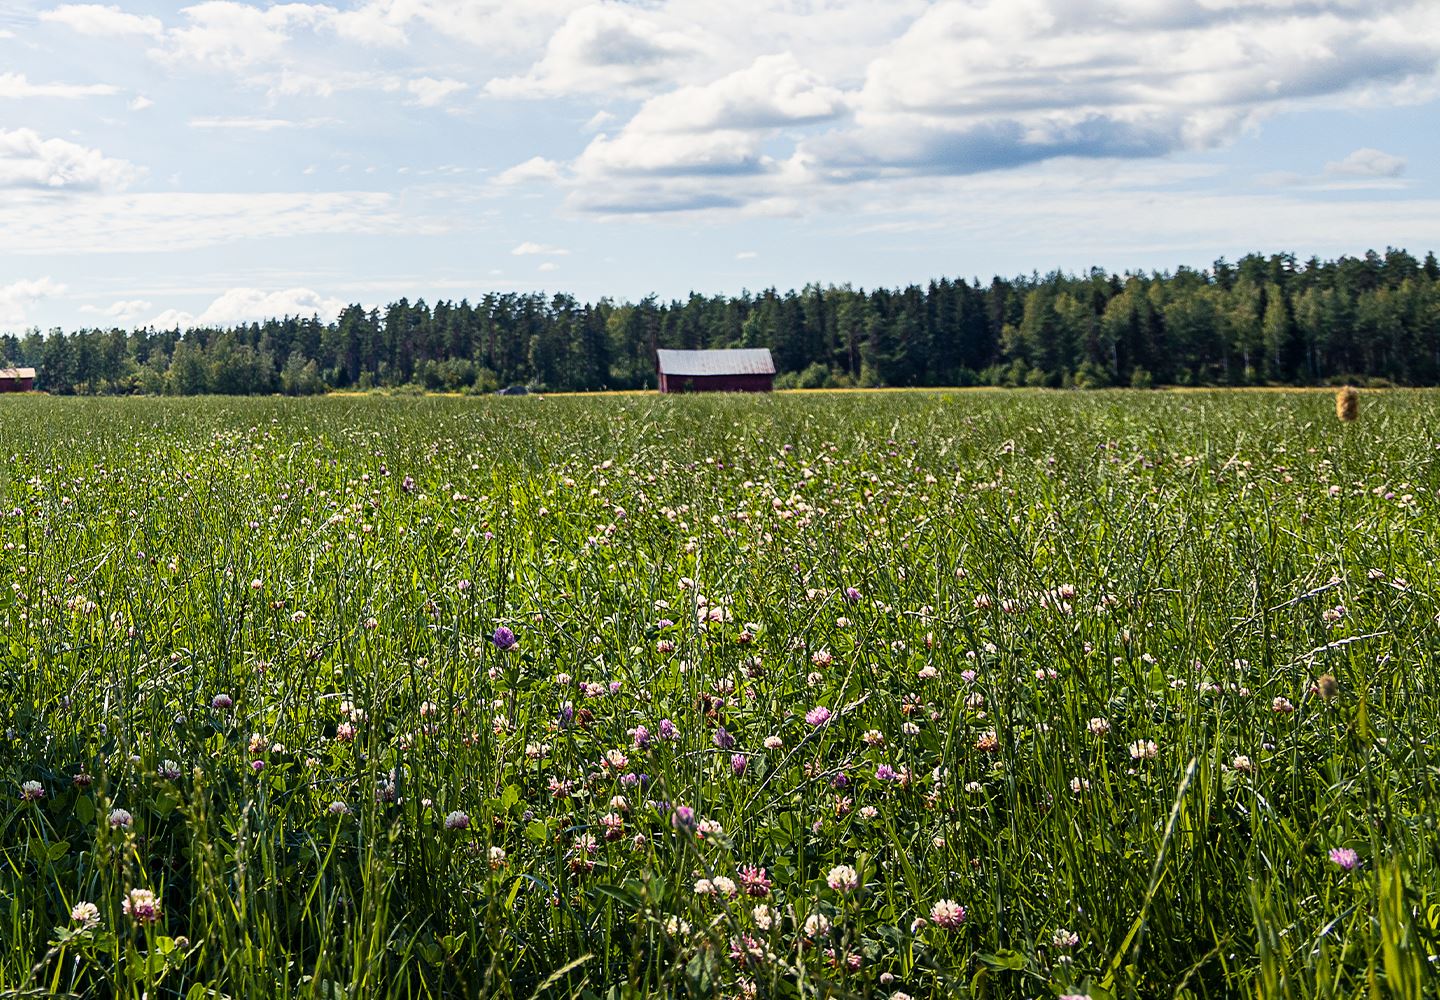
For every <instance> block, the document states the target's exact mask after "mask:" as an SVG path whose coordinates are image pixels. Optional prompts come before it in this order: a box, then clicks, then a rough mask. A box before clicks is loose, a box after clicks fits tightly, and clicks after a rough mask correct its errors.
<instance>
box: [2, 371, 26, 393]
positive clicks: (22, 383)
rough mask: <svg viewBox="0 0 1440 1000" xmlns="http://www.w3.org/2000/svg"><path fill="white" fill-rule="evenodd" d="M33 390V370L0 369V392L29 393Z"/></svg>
mask: <svg viewBox="0 0 1440 1000" xmlns="http://www.w3.org/2000/svg"><path fill="white" fill-rule="evenodd" d="M34 388H35V369H34V368H0V392H29V391H30V390H32V389H34Z"/></svg>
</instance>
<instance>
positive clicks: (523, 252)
mask: <svg viewBox="0 0 1440 1000" xmlns="http://www.w3.org/2000/svg"><path fill="white" fill-rule="evenodd" d="M510 253H511V255H512V256H515V257H528V256H535V255H539V256H544V257H567V256H569V254H570V251H569V250H566V249H565V248H564V247H552V246H548V245H546V244H544V243H531V242H529V241H526V242H525V243H521V244H520V245H519V246H517V247H516V248H515V249H514V250H511V251H510Z"/></svg>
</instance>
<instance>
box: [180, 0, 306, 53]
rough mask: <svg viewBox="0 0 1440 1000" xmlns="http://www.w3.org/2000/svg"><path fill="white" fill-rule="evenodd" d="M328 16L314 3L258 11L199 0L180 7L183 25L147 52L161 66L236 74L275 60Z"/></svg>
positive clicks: (224, 0)
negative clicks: (293, 40)
mask: <svg viewBox="0 0 1440 1000" xmlns="http://www.w3.org/2000/svg"><path fill="white" fill-rule="evenodd" d="M333 12H334V9H333V8H331V7H325V6H321V5H318V4H306V3H281V4H276V5H274V6H272V7H264V8H261V7H253V6H251V5H250V4H247V3H237V2H236V0H202V2H201V3H198V4H194V5H193V6H190V7H184V8H182V9H181V13H182V14H184V15H185V19H186V23H185V26H184V27H181V28H173V29H171V30H170V31H169V32H167V33H166V36H165V39H164V41H163V43H162V44H161V45H160V46H158V47H157V48H155V49H152V50H151V54H152V55H154V56H155V57H157V58H159V59H160V60H162V61H165V62H171V63H186V62H188V63H197V64H200V65H207V66H213V67H215V68H218V69H226V70H240V69H244V68H246V67H249V66H252V65H254V64H256V63H261V62H267V61H270V60H274V59H277V58H279V57H280V56H281V55H282V54H283V53H284V51H285V48H286V45H287V43H288V42H289V41H290V38H291V37H292V35H293V34H294V32H295V31H296V30H297V29H300V28H312V29H313V28H316V27H320V26H323V25H324V24H325V23H326V22H327V21H328V20H329V18H330V16H331V14H333Z"/></svg>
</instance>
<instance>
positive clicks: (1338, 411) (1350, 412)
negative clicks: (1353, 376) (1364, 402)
mask: <svg viewBox="0 0 1440 1000" xmlns="http://www.w3.org/2000/svg"><path fill="white" fill-rule="evenodd" d="M1335 416H1337V417H1339V418H1340V419H1341V420H1342V421H1343V422H1345V423H1347V424H1348V423H1350V422H1351V421H1352V420H1354V419H1355V418H1356V417H1358V416H1360V393H1359V392H1358V391H1357V390H1356V389H1355V387H1354V386H1353V385H1347V386H1344V387H1343V388H1341V389H1340V391H1339V392H1337V393H1335Z"/></svg>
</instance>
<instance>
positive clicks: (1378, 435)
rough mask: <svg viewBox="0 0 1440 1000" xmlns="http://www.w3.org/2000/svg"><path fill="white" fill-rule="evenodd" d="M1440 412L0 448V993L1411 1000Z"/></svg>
mask: <svg viewBox="0 0 1440 1000" xmlns="http://www.w3.org/2000/svg"><path fill="white" fill-rule="evenodd" d="M1437 404H1440V396H1437V395H1435V394H1432V393H1425V392H1395V393H1388V394H1386V395H1384V396H1375V397H1373V398H1370V397H1367V400H1366V407H1365V414H1364V417H1363V419H1361V420H1359V421H1357V422H1355V423H1353V424H1343V425H1342V424H1341V423H1339V422H1337V421H1336V419H1335V416H1334V412H1333V410H1332V404H1331V401H1330V400H1329V399H1328V398H1327V397H1324V396H1318V395H1309V394H1263V395H1250V394H1225V393H1187V394H1183V395H1168V394H1148V393H1114V394H1093V395H1085V396H1070V395H1058V394H1047V393H1036V394H1026V393H967V394H958V395H936V396H931V395H924V394H915V393H904V394H893V395H885V394H876V395H864V396H848V397H847V396H825V395H806V396H804V397H787V396H778V397H766V398H756V397H737V398H664V399H661V398H646V397H625V398H619V397H610V398H602V399H585V398H563V399H560V398H556V399H546V400H540V399H513V400H512V399H506V400H455V399H415V400H408V399H407V400H387V399H374V398H343V399H320V400H313V401H304V402H298V401H286V400H258V401H244V402H239V401H232V400H216V399H207V400H193V401H183V402H181V401H156V400H143V401H141V400H85V401H80V400H51V399H44V398H24V399H0V442H3V448H4V452H5V454H6V457H7V459H8V461H7V462H6V463H5V464H4V466H3V468H0V511H3V513H4V516H3V517H0V583H3V586H0V656H3V658H4V664H5V668H4V670H3V672H0V781H3V783H4V788H5V789H6V790H5V792H4V796H5V797H4V802H3V805H0V996H21V995H30V994H41V993H46V992H53V993H62V994H68V995H74V996H95V997H99V996H123V997H137V998H138V997H141V996H149V997H168V996H174V997H179V996H184V997H192V998H198V997H212V996H228V997H244V998H252V997H253V998H265V997H294V996H303V997H325V998H334V997H341V996H344V997H357V998H359V997H365V998H370V997H395V998H400V997H406V998H410V997H441V996H447V997H448V996H478V995H485V996H502V997H532V996H583V997H597V998H598V997H607V998H608V997H617V998H618V997H639V996H650V995H665V996H697V997H698V996H712V995H717V994H720V995H739V996H801V995H803V996H825V997H858V996H875V995H880V996H890V995H892V994H896V995H898V994H905V995H909V996H911V997H926V996H934V997H940V996H953V995H975V996H992V997H1011V996H1013V997H1034V996H1043V995H1059V994H1086V993H1088V994H1089V995H1090V996H1092V997H1096V998H1100V997H1151V996H1172V995H1173V996H1193V997H1200V996H1207V997H1219V996H1225V997H1228V996H1237V995H1252V996H1267V997H1269V996H1287V997H1297V998H1298V997H1350V996H1390V995H1394V996H1407V997H1408V996H1414V997H1419V996H1423V995H1434V994H1435V992H1436V989H1437V986H1436V981H1435V958H1434V956H1435V954H1436V952H1437V951H1440V947H1437V941H1436V937H1437V923H1440V878H1437V864H1440V848H1437V844H1440V839H1437V834H1436V824H1437V821H1440V808H1437V807H1440V796H1437V787H1436V781H1437V775H1440V750H1437V735H1440V734H1437V728H1440V725H1437V721H1436V720H1437V712H1436V701H1435V699H1436V693H1437V691H1440V670H1437V663H1436V651H1437V648H1440V646H1437V634H1440V633H1437V623H1436V614H1437V610H1440V609H1437V605H1436V595H1437V592H1440V591H1437V579H1436V566H1435V559H1436V557H1437V543H1436V541H1435V538H1436V516H1435V515H1436V506H1437V499H1440V498H1437V490H1440V472H1437V468H1436V464H1435V456H1436V448H1437V445H1440V441H1437V438H1436V436H1435V431H1434V428H1435V427H1437V426H1440V423H1437V417H1440V405H1437ZM502 626H503V627H504V628H505V629H508V630H510V631H511V632H513V634H514V636H515V637H516V638H517V640H518V641H517V644H516V645H515V646H514V647H513V648H509V649H502V648H501V647H502V646H505V645H507V644H508V638H507V637H506V636H505V634H504V633H500V634H498V635H497V629H498V628H500V627H502ZM1322 677H1325V678H1326V679H1325V681H1324V684H1323V686H1322V685H1321V684H1320V679H1321V678H1322ZM1332 678H1333V686H1332V680H1331V679H1332ZM817 707H819V708H824V709H826V710H827V711H828V713H829V719H828V721H825V722H823V724H821V723H820V718H821V715H822V714H823V713H816V712H814V711H813V710H814V709H816V708H817ZM807 716H808V718H807ZM662 720H669V721H670V722H671V723H673V726H674V728H675V734H674V738H666V737H665V736H663V735H662ZM665 731H666V732H667V733H668V731H669V730H668V728H667V729H666V730H665ZM647 732H648V734H649V735H648V737H647V735H646V733H647ZM27 783H31V784H27ZM34 783H38V784H34ZM37 789H38V792H37ZM682 806H683V807H686V808H685V809H681V808H677V807H682ZM687 809H688V810H693V819H692V818H691V814H690V813H689V812H688V811H687ZM1350 852H1353V854H1352V853H1350ZM752 866H753V867H754V868H756V869H759V868H763V869H764V876H763V878H762V877H761V876H760V875H759V873H758V872H752V871H748V869H749V868H750V867H752ZM843 866H849V867H851V868H853V869H855V870H856V874H857V878H858V882H859V884H858V886H856V887H855V888H853V889H852V888H847V886H846V882H847V875H846V873H845V871H844V870H843ZM837 867H839V868H840V870H839V871H838V872H837V871H836V869H837ZM830 882H834V883H835V885H836V886H838V888H836V887H832V885H831V884H829V883H830ZM732 887H733V890H732ZM136 889H140V890H150V891H153V892H154V893H155V895H156V897H157V900H158V903H159V907H160V912H159V917H158V919H157V920H156V921H154V922H147V921H145V920H143V919H137V914H139V909H138V908H140V907H142V906H143V897H137V899H138V900H139V902H137V901H136V900H131V898H130V896H129V893H130V892H131V890H136ZM732 891H733V893H734V895H733V896H732V895H729V893H730V892H732ZM127 900H129V901H130V902H131V906H130V910H131V912H130V913H127V912H125V910H124V909H123V907H122V904H123V903H125V902H126V901H127ZM942 901H950V902H951V903H954V904H958V905H959V906H960V907H963V908H964V919H963V921H960V922H958V923H957V921H956V917H955V913H956V911H955V909H954V907H945V906H942V907H940V908H939V909H936V904H939V903H941V902H942ZM82 902H86V903H93V904H94V906H95V908H96V911H97V912H96V914H95V915H94V916H93V918H89V919H87V917H88V914H87V913H86V912H85V911H83V910H81V911H76V912H78V913H79V917H78V918H72V910H74V909H75V907H76V905H77V904H79V903H82ZM762 905H763V906H764V907H766V908H767V909H765V910H760V911H758V912H757V910H756V907H757V906H762ZM937 918H938V920H937ZM944 924H950V925H953V926H944Z"/></svg>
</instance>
